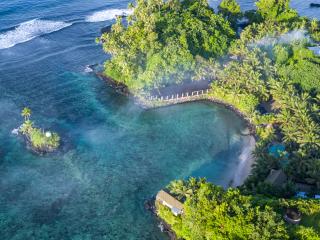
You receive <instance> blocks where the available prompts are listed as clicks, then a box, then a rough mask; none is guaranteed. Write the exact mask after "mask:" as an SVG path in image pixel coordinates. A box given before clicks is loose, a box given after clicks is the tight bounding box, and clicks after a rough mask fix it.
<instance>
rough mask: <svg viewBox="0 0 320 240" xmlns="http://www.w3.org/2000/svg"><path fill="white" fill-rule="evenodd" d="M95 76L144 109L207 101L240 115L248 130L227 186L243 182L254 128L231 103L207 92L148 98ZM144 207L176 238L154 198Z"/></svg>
mask: <svg viewBox="0 0 320 240" xmlns="http://www.w3.org/2000/svg"><path fill="white" fill-rule="evenodd" d="M96 76H97V77H98V78H100V79H102V80H103V81H105V82H106V83H107V84H108V85H109V86H110V87H112V88H114V89H115V90H116V91H117V92H118V93H120V94H122V95H125V96H128V97H131V98H132V99H133V100H134V102H135V103H136V104H137V105H139V106H140V107H142V108H144V109H156V108H163V107H170V106H173V105H178V104H186V103H189V102H209V103H213V104H218V105H220V106H222V107H224V108H226V109H228V110H230V111H232V112H234V113H235V114H236V115H237V116H238V117H240V118H241V119H242V120H243V121H244V122H245V124H246V126H247V129H248V132H247V133H243V134H242V135H243V136H245V137H247V139H246V141H247V142H246V143H244V144H243V146H242V149H241V152H240V154H239V156H238V158H239V164H238V166H237V169H236V170H235V171H234V172H233V173H232V179H231V181H230V184H229V187H234V188H236V187H240V186H241V185H243V184H244V182H245V180H246V179H247V178H248V176H249V175H250V173H251V170H252V166H253V163H254V161H255V159H254V156H253V151H254V149H255V146H256V140H257V135H256V128H255V125H254V124H253V123H252V122H251V120H250V119H249V118H248V117H247V116H246V115H245V114H244V113H243V112H241V111H240V110H239V109H237V108H236V107H234V106H233V105H231V104H228V103H226V102H224V101H222V100H219V99H216V98H213V97H210V96H209V95H208V94H203V95H196V96H190V97H186V98H180V99H173V100H170V101H168V100H164V99H160V100H148V99H146V98H144V97H142V96H134V95H133V94H131V93H130V91H129V89H128V87H127V86H125V85H124V84H119V83H117V82H116V81H114V80H113V79H112V78H110V77H107V76H105V75H104V74H103V73H96ZM144 206H145V209H146V210H148V211H150V212H151V214H153V215H154V216H155V217H156V218H157V219H158V221H159V225H158V226H159V228H160V230H161V231H162V232H165V233H166V234H167V235H168V237H169V239H170V240H177V236H176V234H175V232H174V231H173V230H172V229H171V226H170V225H169V224H167V223H166V222H165V220H164V219H162V218H161V217H160V216H159V215H158V214H157V209H156V204H155V198H154V197H152V198H151V199H148V200H146V202H145V204H144Z"/></svg>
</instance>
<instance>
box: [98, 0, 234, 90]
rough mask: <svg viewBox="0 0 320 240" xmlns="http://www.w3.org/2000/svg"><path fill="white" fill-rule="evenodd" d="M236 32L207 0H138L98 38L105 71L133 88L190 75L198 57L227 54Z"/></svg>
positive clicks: (151, 87) (190, 76)
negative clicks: (106, 56)
mask: <svg viewBox="0 0 320 240" xmlns="http://www.w3.org/2000/svg"><path fill="white" fill-rule="evenodd" d="M234 37H235V32H234V31H233V29H232V28H231V27H230V24H229V22H228V21H226V20H225V19H224V18H223V17H222V16H220V15H217V14H215V13H214V11H213V9H211V8H210V7H209V6H208V3H207V1H203V0H202V1H201V0H196V1H190V0H184V1H178V0H171V1H163V0H158V1H157V0H149V1H145V0H138V1H137V2H136V5H135V6H134V13H133V15H132V16H130V17H129V18H128V21H127V23H124V22H123V20H122V19H121V18H119V19H118V20H117V22H116V23H115V24H114V25H113V26H112V31H111V32H110V33H106V34H104V35H103V36H102V37H101V40H102V42H103V47H104V50H105V51H106V52H107V53H109V54H111V59H110V60H109V61H107V62H106V71H105V73H106V75H108V76H110V77H112V78H114V79H115V80H116V81H118V82H122V83H124V84H126V85H127V86H128V87H129V89H130V90H131V91H132V92H136V91H137V90H148V89H154V88H159V87H162V86H166V85H168V84H174V83H181V82H182V81H188V80H191V79H192V76H193V75H194V72H195V71H196V69H197V67H198V65H199V59H201V58H204V59H208V58H211V57H216V56H219V55H222V54H224V53H225V52H226V50H227V48H228V46H229V44H230V42H231V41H232V40H233V38H234Z"/></svg>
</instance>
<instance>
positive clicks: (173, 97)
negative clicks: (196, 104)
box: [147, 89, 209, 102]
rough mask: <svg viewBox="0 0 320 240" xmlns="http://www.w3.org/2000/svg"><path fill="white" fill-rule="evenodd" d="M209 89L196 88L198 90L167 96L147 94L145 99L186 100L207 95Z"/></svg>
mask: <svg viewBox="0 0 320 240" xmlns="http://www.w3.org/2000/svg"><path fill="white" fill-rule="evenodd" d="M208 93H209V89H205V90H198V91H192V92H185V93H177V94H172V95H167V96H149V97H148V98H147V99H148V100H149V101H168V102H170V101H181V100H187V99H192V98H197V97H202V96H205V95H208Z"/></svg>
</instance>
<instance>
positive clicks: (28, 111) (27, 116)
mask: <svg viewBox="0 0 320 240" xmlns="http://www.w3.org/2000/svg"><path fill="white" fill-rule="evenodd" d="M21 116H22V117H24V120H25V121H28V120H29V119H30V116H31V109H30V108H27V107H25V108H24V109H23V110H22V112H21Z"/></svg>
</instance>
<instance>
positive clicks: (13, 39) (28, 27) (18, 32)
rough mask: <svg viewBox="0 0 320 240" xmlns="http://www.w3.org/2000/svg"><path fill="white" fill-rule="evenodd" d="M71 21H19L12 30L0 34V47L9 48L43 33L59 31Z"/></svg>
mask: <svg viewBox="0 0 320 240" xmlns="http://www.w3.org/2000/svg"><path fill="white" fill-rule="evenodd" d="M71 25H72V23H65V22H59V21H49V20H40V19H33V20H30V21H27V22H23V23H21V24H20V25H19V26H17V27H16V28H15V29H14V30H10V31H7V32H5V33H2V34H0V49H5V48H10V47H13V46H15V45H17V44H19V43H24V42H27V41H30V40H31V39H34V38H36V37H39V36H41V35H44V34H48V33H52V32H56V31H59V30H61V29H63V28H66V27H69V26H71Z"/></svg>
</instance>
